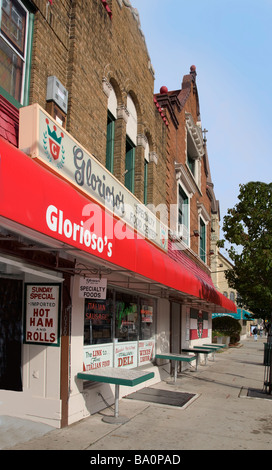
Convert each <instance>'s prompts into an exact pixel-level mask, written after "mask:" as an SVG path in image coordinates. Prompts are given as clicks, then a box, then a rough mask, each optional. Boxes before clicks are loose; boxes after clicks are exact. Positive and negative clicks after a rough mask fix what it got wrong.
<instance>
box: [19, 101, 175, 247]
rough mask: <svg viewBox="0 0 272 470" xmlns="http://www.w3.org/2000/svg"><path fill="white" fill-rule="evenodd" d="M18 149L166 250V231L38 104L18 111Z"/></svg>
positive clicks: (160, 223) (152, 215)
mask: <svg viewBox="0 0 272 470" xmlns="http://www.w3.org/2000/svg"><path fill="white" fill-rule="evenodd" d="M19 129H20V133H19V148H20V150H22V151H23V152H25V153H26V154H28V155H30V156H31V157H32V158H35V159H37V160H38V161H40V162H41V163H42V164H43V165H46V166H47V167H48V168H49V169H50V170H51V171H53V172H54V173H57V174H59V176H61V178H65V179H66V180H68V181H69V182H70V183H72V184H73V185H74V186H75V187H76V188H77V189H79V190H80V191H81V192H82V193H85V194H86V195H87V196H89V197H91V198H92V200H94V201H95V202H97V203H98V204H99V205H101V206H103V207H105V208H106V209H107V210H108V211H110V212H111V213H112V214H114V216H117V217H118V218H120V219H121V220H122V221H123V222H124V223H126V224H128V225H129V226H130V227H131V228H132V229H133V230H135V231H136V232H137V233H139V234H140V235H141V236H144V237H145V238H147V239H149V240H150V241H152V242H153V243H155V244H156V245H157V246H159V247H160V248H162V249H164V250H167V247H168V229H167V226H166V225H164V224H163V223H162V222H161V221H160V220H159V219H158V218H157V217H156V216H155V215H154V214H153V212H152V211H151V210H150V209H149V208H148V207H146V206H145V205H144V204H142V203H141V202H140V201H139V200H138V199H137V198H136V197H135V196H134V195H133V194H132V193H131V192H130V191H128V190H127V189H126V188H125V186H123V185H122V184H121V183H120V182H119V181H118V180H117V179H116V178H115V177H114V176H113V175H112V174H111V173H110V172H109V171H108V170H106V169H105V168H104V167H103V165H101V164H100V163H99V162H98V161H97V160H96V159H95V158H94V157H93V156H92V155H91V154H90V153H88V152H87V151H86V150H85V149H84V148H83V147H82V146H81V145H80V144H79V143H78V142H77V141H76V140H75V139H74V138H73V137H72V136H71V135H70V134H69V133H68V132H66V131H65V129H63V128H62V127H60V126H59V125H58V124H57V122H56V121H54V120H53V119H52V117H51V116H50V115H48V114H47V113H46V112H45V111H44V110H43V109H42V108H41V107H40V106H39V105H38V104H34V105H31V106H27V107H23V108H21V109H20V127H19Z"/></svg>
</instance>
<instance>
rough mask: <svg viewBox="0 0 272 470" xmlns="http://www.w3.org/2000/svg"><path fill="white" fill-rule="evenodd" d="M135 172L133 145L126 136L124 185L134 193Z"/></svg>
mask: <svg viewBox="0 0 272 470" xmlns="http://www.w3.org/2000/svg"><path fill="white" fill-rule="evenodd" d="M134 173H135V146H134V144H133V143H132V141H131V140H130V139H129V137H127V139H126V162H125V187H126V188H127V189H128V190H129V191H130V192H132V193H134Z"/></svg>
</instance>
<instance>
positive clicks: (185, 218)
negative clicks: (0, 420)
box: [0, 0, 233, 427]
mask: <svg viewBox="0 0 272 470" xmlns="http://www.w3.org/2000/svg"><path fill="white" fill-rule="evenodd" d="M0 26H1V30H0V54H1V59H2V60H1V64H0V136H1V141H0V150H1V170H0V183H1V184H0V187H1V190H0V210H1V212H0V221H1V239H0V250H1V253H0V267H1V271H0V276H1V284H0V291H1V296H0V298H1V305H0V322H1V331H2V332H5V334H4V333H2V336H1V341H0V402H1V408H0V412H1V413H5V414H12V415H17V416H24V417H25V416H28V417H31V418H32V419H34V420H40V421H43V422H47V423H50V424H52V425H54V426H56V427H60V426H65V425H67V424H70V423H72V422H74V421H77V420H79V419H81V418H82V417H84V416H87V415H88V414H90V413H94V412H96V411H97V410H99V409H101V408H103V407H104V403H105V400H106V401H112V400H113V392H112V386H111V385H107V384H101V383H100V382H96V383H94V385H93V386H90V385H89V383H88V382H86V381H82V380H81V379H79V378H78V376H77V374H78V373H79V372H81V371H82V370H83V371H90V372H92V371H93V370H94V369H95V370H98V369H99V370H101V369H104V368H105V369H106V368H108V367H113V368H115V369H122V370H127V371H129V370H130V369H133V368H136V369H137V370H138V366H142V367H141V370H143V369H145V368H146V370H149V371H150V370H152V375H153V378H152V380H153V382H151V383H154V382H156V381H159V380H160V371H161V368H160V366H161V364H160V363H159V362H158V361H156V360H155V354H156V353H158V352H169V351H172V352H175V353H180V352H181V349H182V348H184V347H188V346H189V345H193V344H200V343H201V341H202V338H206V339H207V338H211V334H210V330H211V312H212V311H214V308H215V306H216V310H217V311H228V310H233V304H232V302H230V301H229V300H228V299H226V298H225V297H224V296H222V295H220V294H219V293H218V292H217V290H216V289H215V288H214V286H213V284H212V282H211V278H210V268H209V264H210V258H209V256H210V254H209V246H210V232H211V214H212V212H213V211H214V212H216V210H217V202H216V200H215V198H214V194H213V185H212V182H211V179H210V173H209V165H208V156H207V151H206V148H205V142H203V139H202V131H201V124H200V122H199V120H200V117H199V101H198V95H197V87H196V72H195V70H194V69H192V70H191V73H190V74H189V75H185V76H184V79H183V84H182V89H181V90H179V91H177V92H171V93H169V92H166V90H162V92H161V93H160V94H159V95H155V96H154V95H153V93H154V70H153V67H152V65H151V60H150V57H149V54H148V51H147V48H146V44H145V40H144V35H143V32H142V31H141V28H140V22H139V18H138V14H137V11H136V10H135V9H134V8H133V6H132V5H131V3H130V2H129V1H128V0H112V1H105V0H92V1H89V0H88V1H86V0H73V1H68V0H60V1H58V2H56V1H54V0H51V1H44V0H36V1H34V0H33V1H30V0H2V2H1V16H0ZM175 142H178V152H177V153H176V147H175ZM186 198H187V199H186ZM173 207H174V209H173ZM172 209H173V214H174V217H171V210H172ZM175 211H176V212H175ZM168 231H170V237H169V238H168ZM193 342H194V343H193ZM140 386H141V385H138V387H140ZM14 391H16V394H15V395H14ZM98 392H99V393H98ZM126 393H128V388H127V387H123V388H122V389H121V395H124V394H126Z"/></svg>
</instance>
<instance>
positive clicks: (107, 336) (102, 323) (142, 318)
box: [83, 288, 156, 370]
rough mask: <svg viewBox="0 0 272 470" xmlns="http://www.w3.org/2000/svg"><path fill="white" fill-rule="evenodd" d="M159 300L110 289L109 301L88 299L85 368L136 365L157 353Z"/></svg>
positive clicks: (150, 358)
mask: <svg viewBox="0 0 272 470" xmlns="http://www.w3.org/2000/svg"><path fill="white" fill-rule="evenodd" d="M155 312H156V301H155V299H153V298H151V297H142V296H140V295H134V294H130V293H128V292H123V291H119V290H115V289H112V288H110V289H107V299H106V300H97V301H93V300H90V299H89V300H87V299H86V300H85V320H84V351H83V357H84V359H83V369H84V370H92V369H98V368H101V367H108V366H111V367H122V368H123V367H126V368H134V367H137V366H138V365H144V364H146V363H149V362H150V361H152V359H153V358H154V353H155Z"/></svg>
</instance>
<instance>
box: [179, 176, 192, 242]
mask: <svg viewBox="0 0 272 470" xmlns="http://www.w3.org/2000/svg"><path fill="white" fill-rule="evenodd" d="M189 219H190V204H189V197H188V196H187V194H186V193H185V191H184V190H183V189H182V187H181V186H180V184H179V185H178V234H179V236H180V237H181V238H182V241H183V242H184V243H185V244H186V245H188V246H189V241H190V237H189Z"/></svg>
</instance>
